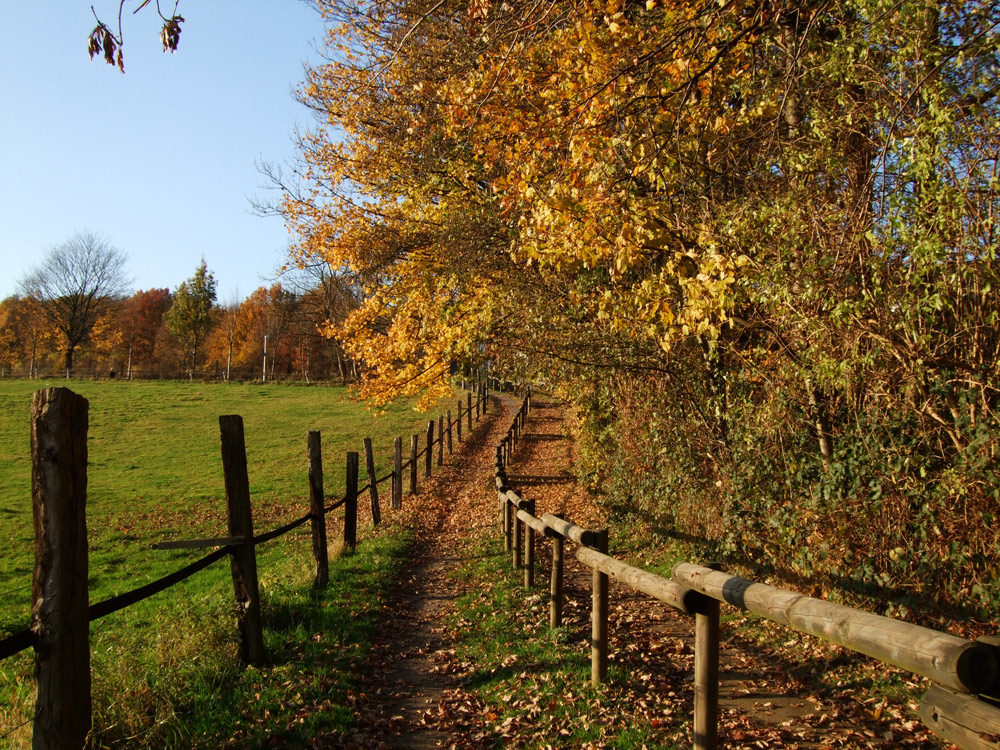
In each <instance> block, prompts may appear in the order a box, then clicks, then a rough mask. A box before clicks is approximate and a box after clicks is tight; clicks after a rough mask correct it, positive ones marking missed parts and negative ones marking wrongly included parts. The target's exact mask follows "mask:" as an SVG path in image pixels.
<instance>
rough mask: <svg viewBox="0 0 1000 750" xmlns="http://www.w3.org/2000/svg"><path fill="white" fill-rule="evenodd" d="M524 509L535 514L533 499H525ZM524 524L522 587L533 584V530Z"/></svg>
mask: <svg viewBox="0 0 1000 750" xmlns="http://www.w3.org/2000/svg"><path fill="white" fill-rule="evenodd" d="M524 510H526V511H527V512H528V513H530V514H531V515H535V501H534V500H526V501H525V502H524ZM523 526H524V588H526V589H530V588H532V587H534V585H535V530H534V529H533V528H532V527H531V526H530V525H529V524H523Z"/></svg>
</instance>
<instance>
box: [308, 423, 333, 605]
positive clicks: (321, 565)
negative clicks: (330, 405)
mask: <svg viewBox="0 0 1000 750" xmlns="http://www.w3.org/2000/svg"><path fill="white" fill-rule="evenodd" d="M309 514H310V515H311V516H312V546H313V559H314V560H315V561H316V579H315V581H313V583H314V585H315V586H317V587H319V586H326V585H327V584H328V583H329V582H330V560H329V557H328V555H327V550H326V513H325V512H324V511H323V448H322V442H321V436H320V432H319V430H310V431H309Z"/></svg>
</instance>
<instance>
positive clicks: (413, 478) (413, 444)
mask: <svg viewBox="0 0 1000 750" xmlns="http://www.w3.org/2000/svg"><path fill="white" fill-rule="evenodd" d="M419 442H420V436H419V435H413V436H412V437H411V438H410V494H411V495H416V494H417V453H419V451H418V450H417V447H418V445H417V444H418V443H419Z"/></svg>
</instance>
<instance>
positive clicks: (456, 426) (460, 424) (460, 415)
mask: <svg viewBox="0 0 1000 750" xmlns="http://www.w3.org/2000/svg"><path fill="white" fill-rule="evenodd" d="M455 428H456V430H458V442H460V443H461V442H462V399H459V400H458V420H457V421H456V423H455Z"/></svg>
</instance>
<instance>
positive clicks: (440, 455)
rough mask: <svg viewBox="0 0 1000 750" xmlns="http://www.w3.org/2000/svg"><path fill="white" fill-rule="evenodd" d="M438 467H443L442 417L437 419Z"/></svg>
mask: <svg viewBox="0 0 1000 750" xmlns="http://www.w3.org/2000/svg"><path fill="white" fill-rule="evenodd" d="M438 466H444V415H441V416H439V417H438Z"/></svg>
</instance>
